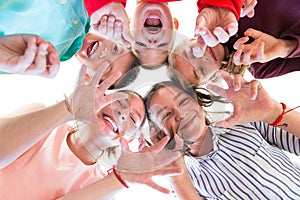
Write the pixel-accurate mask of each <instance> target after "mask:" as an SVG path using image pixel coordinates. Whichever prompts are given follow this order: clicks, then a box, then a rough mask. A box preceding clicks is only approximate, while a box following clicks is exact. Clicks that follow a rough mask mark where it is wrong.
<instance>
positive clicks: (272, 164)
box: [185, 122, 300, 200]
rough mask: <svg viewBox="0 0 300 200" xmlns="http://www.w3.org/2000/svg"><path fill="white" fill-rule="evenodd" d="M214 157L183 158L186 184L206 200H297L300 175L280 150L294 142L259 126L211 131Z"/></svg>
mask: <svg viewBox="0 0 300 200" xmlns="http://www.w3.org/2000/svg"><path fill="white" fill-rule="evenodd" d="M211 131H212V133H213V141H214V151H213V152H211V153H209V154H208V155H205V156H201V157H187V156H186V157H185V161H186V165H187V168H188V171H189V174H190V177H191V179H192V182H193V184H194V186H195V189H196V190H197V192H198V194H199V195H200V196H203V197H206V198H207V199H230V200H232V199H257V200H261V199H300V170H299V169H298V168H297V167H296V166H295V165H294V164H293V163H292V162H291V160H290V159H289V158H288V157H287V156H286V154H285V153H284V151H283V150H282V149H284V150H287V151H289V152H292V153H294V154H297V155H299V154H300V146H299V145H300V142H299V141H300V140H299V139H297V138H296V137H295V136H294V135H292V134H290V133H288V132H286V131H284V130H282V129H279V128H277V127H272V126H269V125H268V124H265V123H263V122H257V123H251V124H244V125H238V126H234V127H232V128H228V129H223V128H215V127H212V128H211Z"/></svg>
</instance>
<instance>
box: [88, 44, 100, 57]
mask: <svg viewBox="0 0 300 200" xmlns="http://www.w3.org/2000/svg"><path fill="white" fill-rule="evenodd" d="M98 47H99V41H95V42H91V43H90V45H89V46H88V48H87V50H86V55H87V56H88V57H90V56H91V55H93V54H94V53H95V52H96V50H97V49H98Z"/></svg>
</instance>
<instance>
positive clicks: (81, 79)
mask: <svg viewBox="0 0 300 200" xmlns="http://www.w3.org/2000/svg"><path fill="white" fill-rule="evenodd" d="M86 69H87V66H86V65H81V68H80V70H79V75H78V80H77V86H83V85H85V75H86Z"/></svg>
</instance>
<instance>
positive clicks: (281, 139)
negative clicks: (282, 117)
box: [251, 122, 300, 155]
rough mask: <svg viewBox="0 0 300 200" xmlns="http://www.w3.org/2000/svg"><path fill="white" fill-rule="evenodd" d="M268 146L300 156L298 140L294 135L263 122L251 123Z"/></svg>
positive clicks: (299, 142) (299, 140) (299, 141)
mask: <svg viewBox="0 0 300 200" xmlns="http://www.w3.org/2000/svg"><path fill="white" fill-rule="evenodd" d="M251 124H252V125H253V126H254V127H255V128H256V129H257V130H258V131H259V132H260V133H261V135H262V137H263V138H264V139H265V140H266V141H268V142H269V143H270V144H272V145H275V146H277V147H279V148H281V149H284V150H286V151H288V152H290V153H292V154H295V155H300V139H299V138H297V137H296V136H295V135H293V134H291V133H289V132H287V131H285V130H283V129H281V128H278V127H274V126H271V125H269V124H267V123H264V122H252V123H251Z"/></svg>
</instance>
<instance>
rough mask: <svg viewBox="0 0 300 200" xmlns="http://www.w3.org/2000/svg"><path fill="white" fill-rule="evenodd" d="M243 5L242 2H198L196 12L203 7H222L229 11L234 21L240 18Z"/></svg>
mask: <svg viewBox="0 0 300 200" xmlns="http://www.w3.org/2000/svg"><path fill="white" fill-rule="evenodd" d="M243 4H244V0H222V1H221V0H198V2H197V6H198V12H200V11H201V10H202V9H203V8H205V7H209V6H212V7H222V8H226V9H228V10H231V11H232V12H233V13H234V15H235V17H236V19H237V20H238V19H239V18H240V14H241V9H242V6H243Z"/></svg>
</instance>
